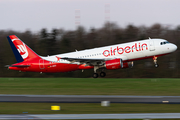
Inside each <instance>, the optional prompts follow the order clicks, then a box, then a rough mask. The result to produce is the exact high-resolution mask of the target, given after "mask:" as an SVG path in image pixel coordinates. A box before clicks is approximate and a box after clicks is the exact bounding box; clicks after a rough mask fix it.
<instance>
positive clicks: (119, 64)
mask: <svg viewBox="0 0 180 120" xmlns="http://www.w3.org/2000/svg"><path fill="white" fill-rule="evenodd" d="M105 67H106V69H108V70H115V69H119V68H132V67H133V62H123V61H122V59H120V58H118V59H113V60H108V61H106V62H105Z"/></svg>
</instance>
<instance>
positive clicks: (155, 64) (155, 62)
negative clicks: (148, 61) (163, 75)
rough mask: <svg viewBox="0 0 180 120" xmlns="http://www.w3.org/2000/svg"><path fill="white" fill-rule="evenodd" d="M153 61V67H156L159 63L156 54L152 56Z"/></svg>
mask: <svg viewBox="0 0 180 120" xmlns="http://www.w3.org/2000/svg"><path fill="white" fill-rule="evenodd" d="M153 61H154V67H155V68H158V67H159V65H158V64H157V57H156V56H154V57H153Z"/></svg>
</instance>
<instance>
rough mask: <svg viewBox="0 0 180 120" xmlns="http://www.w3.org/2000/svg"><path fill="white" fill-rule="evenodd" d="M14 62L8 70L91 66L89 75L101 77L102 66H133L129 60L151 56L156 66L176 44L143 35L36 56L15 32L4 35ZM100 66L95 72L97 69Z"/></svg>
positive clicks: (53, 70)
mask: <svg viewBox="0 0 180 120" xmlns="http://www.w3.org/2000/svg"><path fill="white" fill-rule="evenodd" d="M7 38H8V41H9V43H10V46H11V48H12V50H13V53H14V55H15V57H16V60H17V63H15V64H12V65H9V66H8V68H9V69H10V70H18V71H24V72H26V71H28V72H40V73H56V72H69V71H75V70H85V69H94V74H93V77H94V78H97V77H98V76H99V75H100V76H101V77H105V76H106V73H105V72H104V70H105V69H108V70H115V69H122V68H131V67H133V61H136V60H140V59H147V58H151V59H153V61H154V65H155V67H156V68H157V67H158V66H159V65H158V63H157V58H158V57H159V56H163V55H167V54H169V53H172V52H174V51H176V49H177V46H176V45H175V44H173V43H169V42H168V41H167V40H165V39H150V38H149V39H146V40H141V41H134V42H128V43H123V44H116V45H110V46H105V47H99V48H93V49H87V50H82V51H75V52H70V53H64V54H58V55H52V56H47V57H43V56H39V55H38V54H36V53H35V52H34V51H33V50H32V49H30V48H29V47H28V46H27V45H26V44H25V43H24V42H22V41H21V40H20V39H19V38H18V37H17V36H16V35H10V36H8V37H7ZM98 69H99V70H100V73H99V74H98V72H97V70H98Z"/></svg>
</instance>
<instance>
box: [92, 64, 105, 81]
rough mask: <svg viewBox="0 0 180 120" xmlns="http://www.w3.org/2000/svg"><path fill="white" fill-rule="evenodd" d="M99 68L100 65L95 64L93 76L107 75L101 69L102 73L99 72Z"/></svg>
mask: <svg viewBox="0 0 180 120" xmlns="http://www.w3.org/2000/svg"><path fill="white" fill-rule="evenodd" d="M97 69H99V67H97V66H94V74H93V78H98V77H99V75H100V77H105V76H106V73H105V72H103V71H101V72H100V74H98V73H97Z"/></svg>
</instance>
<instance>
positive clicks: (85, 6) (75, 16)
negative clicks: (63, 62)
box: [0, 0, 180, 78]
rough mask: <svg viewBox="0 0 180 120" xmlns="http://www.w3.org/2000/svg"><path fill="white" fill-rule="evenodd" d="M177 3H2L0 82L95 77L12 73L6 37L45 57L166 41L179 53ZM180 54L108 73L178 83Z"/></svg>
mask: <svg viewBox="0 0 180 120" xmlns="http://www.w3.org/2000/svg"><path fill="white" fill-rule="evenodd" d="M179 5H180V1H179V0H158V1H157V0H133V1H132V0H113V1H112V0H98V1H97V0H73V1H72V0H26V1H23V0H16V1H14V0H1V1H0V18H1V19H0V77H91V76H92V74H93V69H92V70H85V71H84V72H83V73H82V72H81V71H74V72H68V73H43V74H39V73H30V72H29V73H28V72H18V71H11V70H8V69H7V68H5V67H4V66H5V65H10V64H13V63H16V59H15V57H14V54H13V52H12V50H11V47H10V45H9V43H8V40H7V38H6V36H8V35H12V34H15V35H17V36H18V37H19V38H20V39H21V40H23V41H24V43H26V44H27V45H28V46H29V47H30V48H31V49H33V50H34V51H35V52H36V53H37V54H39V55H41V56H47V55H54V54H61V53H66V52H72V51H75V50H78V51H79V50H84V49H91V48H95V47H102V46H107V45H113V44H120V43H125V42H131V41H136V40H142V39H149V37H150V38H162V39H166V40H168V41H169V42H171V43H174V44H176V45H177V46H178V48H180V42H179V41H180V22H179V21H180V16H179V15H178V11H179V9H180V7H179ZM179 52H180V51H179V49H177V51H175V52H174V53H172V54H169V55H166V56H162V57H159V58H158V64H159V67H158V68H154V63H153V60H152V59H146V60H140V61H135V62H134V67H133V68H128V69H119V70H107V77H111V78H112V77H113V78H150V77H156V78H167V77H173V78H178V77H180V74H179V68H180V65H179V62H178V61H180V56H179Z"/></svg>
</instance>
